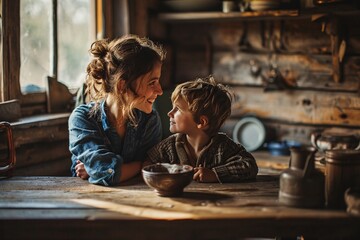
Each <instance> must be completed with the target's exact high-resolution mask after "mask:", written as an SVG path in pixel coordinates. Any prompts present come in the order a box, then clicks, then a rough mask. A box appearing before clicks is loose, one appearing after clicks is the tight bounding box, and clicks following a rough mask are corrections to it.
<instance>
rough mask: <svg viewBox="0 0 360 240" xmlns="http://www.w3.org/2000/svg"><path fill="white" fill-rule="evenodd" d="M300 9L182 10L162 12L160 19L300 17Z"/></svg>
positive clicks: (209, 19)
mask: <svg viewBox="0 0 360 240" xmlns="http://www.w3.org/2000/svg"><path fill="white" fill-rule="evenodd" d="M298 16H299V11H298V10H269V11H261V12H260V11H259V12H229V13H224V12H181V13H160V14H159V16H158V17H159V20H161V21H167V22H177V21H180V22H184V21H191V22H194V21H221V20H224V21H228V20H238V19H255V18H256V19H259V18H261V19H267V18H274V17H276V18H289V17H290V18H291V17H298Z"/></svg>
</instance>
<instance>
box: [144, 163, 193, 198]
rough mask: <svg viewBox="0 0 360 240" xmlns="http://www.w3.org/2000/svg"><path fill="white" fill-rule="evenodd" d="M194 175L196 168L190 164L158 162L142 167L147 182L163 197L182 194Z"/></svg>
mask: <svg viewBox="0 0 360 240" xmlns="http://www.w3.org/2000/svg"><path fill="white" fill-rule="evenodd" d="M193 175H194V168H193V167H192V166H190V165H179V164H170V163H157V164H152V165H148V166H146V167H144V168H143V169H142V176H143V179H144V181H145V183H146V184H147V185H148V186H149V187H151V188H153V189H154V190H155V192H156V193H157V194H158V195H159V196H161V197H175V196H180V195H181V194H182V193H183V192H184V188H185V187H186V186H187V185H189V184H190V183H191V181H192V179H193Z"/></svg>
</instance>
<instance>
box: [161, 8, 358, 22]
mask: <svg viewBox="0 0 360 240" xmlns="http://www.w3.org/2000/svg"><path fill="white" fill-rule="evenodd" d="M315 14H333V15H339V16H345V15H349V16H359V15H360V9H359V7H358V6H357V5H349V4H342V5H336V6H326V7H325V6H322V7H313V8H306V9H301V10H297V9H288V10H268V11H248V12H229V13H224V12H163V13H159V15H158V17H159V20H161V21H164V22H187V21H189V22H209V21H210V22H211V21H216V22H219V21H234V20H235V21H236V20H252V19H253V20H266V19H274V18H276V19H294V18H295V19H297V18H311V16H312V15H315Z"/></svg>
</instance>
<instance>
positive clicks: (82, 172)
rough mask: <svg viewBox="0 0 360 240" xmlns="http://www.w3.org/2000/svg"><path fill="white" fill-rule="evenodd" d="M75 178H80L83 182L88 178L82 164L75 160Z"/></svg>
mask: <svg viewBox="0 0 360 240" xmlns="http://www.w3.org/2000/svg"><path fill="white" fill-rule="evenodd" d="M75 171H76V176H78V177H80V178H81V179H83V180H87V179H88V178H89V174H88V173H87V172H86V170H85V167H84V164H83V163H82V162H80V161H79V160H76V166H75Z"/></svg>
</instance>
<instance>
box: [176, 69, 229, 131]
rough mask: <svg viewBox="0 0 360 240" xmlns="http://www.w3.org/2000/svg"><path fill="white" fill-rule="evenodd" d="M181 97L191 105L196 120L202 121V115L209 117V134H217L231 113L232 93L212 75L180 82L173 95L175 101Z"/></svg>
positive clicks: (190, 108) (197, 121) (190, 109)
mask: <svg viewBox="0 0 360 240" xmlns="http://www.w3.org/2000/svg"><path fill="white" fill-rule="evenodd" d="M179 97H181V98H182V99H184V101H185V102H186V103H187V104H188V106H189V111H190V112H191V113H192V115H193V118H194V121H195V122H196V123H200V116H202V115H204V116H206V117H207V118H208V119H209V128H208V129H207V131H206V132H207V134H209V135H210V136H212V135H214V134H216V133H217V132H218V131H219V129H220V127H221V126H222V124H223V123H224V121H225V120H226V118H228V117H229V116H230V114H231V102H232V95H231V93H230V91H229V89H228V88H227V87H225V86H224V85H222V84H220V83H216V81H215V79H214V78H213V77H212V76H209V77H207V78H198V79H195V80H193V81H188V82H185V83H182V84H179V85H178V86H177V87H176V88H175V90H174V91H173V93H172V95H171V101H172V102H175V101H176V100H177V99H178V98H179Z"/></svg>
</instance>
